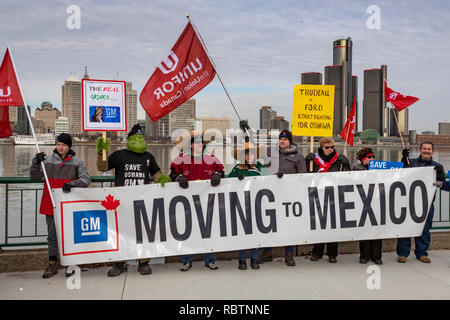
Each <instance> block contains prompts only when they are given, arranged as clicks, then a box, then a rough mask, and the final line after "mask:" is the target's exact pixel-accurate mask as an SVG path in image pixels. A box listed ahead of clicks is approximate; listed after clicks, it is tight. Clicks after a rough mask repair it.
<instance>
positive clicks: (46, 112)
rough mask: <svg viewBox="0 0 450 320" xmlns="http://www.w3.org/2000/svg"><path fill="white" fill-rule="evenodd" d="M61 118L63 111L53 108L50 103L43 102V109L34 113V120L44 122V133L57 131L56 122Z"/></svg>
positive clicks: (38, 109)
mask: <svg viewBox="0 0 450 320" xmlns="http://www.w3.org/2000/svg"><path fill="white" fill-rule="evenodd" d="M60 116H61V111H59V110H58V109H56V108H53V105H52V104H51V103H50V102H49V101H44V102H42V104H41V107H40V108H37V109H36V110H35V111H34V118H35V119H36V120H42V121H44V131H45V132H44V133H47V132H54V131H55V120H56V119H58V118H59V117H60Z"/></svg>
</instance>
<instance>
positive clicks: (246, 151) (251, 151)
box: [227, 141, 264, 270]
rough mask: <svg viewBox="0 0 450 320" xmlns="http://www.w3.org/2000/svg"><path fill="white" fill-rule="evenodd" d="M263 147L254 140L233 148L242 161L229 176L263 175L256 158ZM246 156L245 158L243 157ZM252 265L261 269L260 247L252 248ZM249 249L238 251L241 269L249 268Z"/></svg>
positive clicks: (242, 177) (237, 157) (261, 166)
mask: <svg viewBox="0 0 450 320" xmlns="http://www.w3.org/2000/svg"><path fill="white" fill-rule="evenodd" d="M263 149H264V148H263V147H260V146H258V147H255V145H254V144H253V143H252V142H250V141H249V142H245V143H244V147H243V148H235V149H234V150H233V157H234V159H236V160H241V163H239V164H237V165H235V166H234V168H233V169H232V170H231V172H230V173H229V174H228V176H227V177H228V178H238V179H239V180H243V179H244V177H254V176H261V175H263V174H262V172H263V170H264V167H263V165H262V164H261V163H260V162H259V161H257V160H256V159H257V158H259V156H260V155H261V153H262V150H263ZM242 158H244V159H242ZM249 251H250V267H251V268H252V269H253V270H258V269H259V263H258V249H256V248H254V249H250V250H249ZM246 258H247V250H239V251H238V259H239V265H238V268H239V270H247V262H246V261H245V260H246Z"/></svg>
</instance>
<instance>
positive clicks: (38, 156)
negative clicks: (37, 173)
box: [36, 152, 46, 164]
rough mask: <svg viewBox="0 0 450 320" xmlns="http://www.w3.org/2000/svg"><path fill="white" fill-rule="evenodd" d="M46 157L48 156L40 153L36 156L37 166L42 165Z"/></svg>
mask: <svg viewBox="0 0 450 320" xmlns="http://www.w3.org/2000/svg"><path fill="white" fill-rule="evenodd" d="M45 156H46V154H45V153H44V152H39V153H38V154H36V162H37V164H41V162H42V161H44V160H45Z"/></svg>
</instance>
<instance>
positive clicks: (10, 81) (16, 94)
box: [0, 48, 24, 107]
mask: <svg viewBox="0 0 450 320" xmlns="http://www.w3.org/2000/svg"><path fill="white" fill-rule="evenodd" d="M23 105H24V103H23V100H22V94H21V93H20V87H19V82H18V81H17V77H16V72H15V70H14V64H13V61H12V58H11V54H10V52H9V48H6V53H5V57H4V58H3V62H2V65H1V66H0V107H8V106H16V107H20V106H23Z"/></svg>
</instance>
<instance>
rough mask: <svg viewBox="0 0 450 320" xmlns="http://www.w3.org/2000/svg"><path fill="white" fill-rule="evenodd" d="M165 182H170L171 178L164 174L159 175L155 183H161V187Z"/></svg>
mask: <svg viewBox="0 0 450 320" xmlns="http://www.w3.org/2000/svg"><path fill="white" fill-rule="evenodd" d="M167 182H172V179H170V177H169V176H167V175H165V174H162V175H160V176H159V177H158V179H157V180H156V183H161V187H163V188H164V185H165V184H166V183H167Z"/></svg>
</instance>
